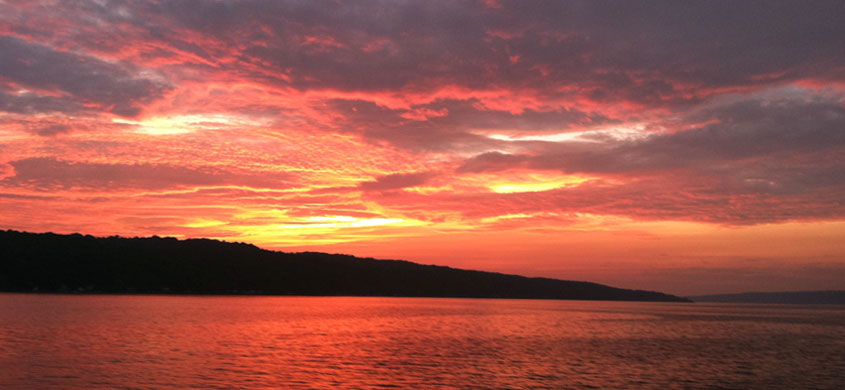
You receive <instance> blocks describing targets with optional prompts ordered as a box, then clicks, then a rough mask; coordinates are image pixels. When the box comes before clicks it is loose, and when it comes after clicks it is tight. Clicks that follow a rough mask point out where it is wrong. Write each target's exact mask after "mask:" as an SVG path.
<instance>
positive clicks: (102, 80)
mask: <svg viewBox="0 0 845 390" xmlns="http://www.w3.org/2000/svg"><path fill="white" fill-rule="evenodd" d="M131 68H132V67H131V66H128V65H126V64H123V65H121V64H113V63H109V62H105V61H102V60H100V59H97V58H95V57H91V56H86V55H82V54H75V53H69V52H63V51H57V50H54V49H52V48H51V47H49V46H44V45H40V44H36V43H32V42H27V41H24V40H22V39H19V38H15V37H10V36H0V77H2V78H3V80H4V81H5V82H7V83H8V82H11V83H14V84H16V85H18V86H19V87H20V88H32V89H35V90H43V91H51V92H58V93H60V94H62V95H64V96H62V97H59V98H56V97H51V96H38V95H37V94H38V92H35V93H30V92H26V93H24V94H22V95H17V96H15V95H11V94H9V93H5V94H4V95H3V96H0V106H2V107H4V108H6V109H7V110H8V111H11V112H23V113H31V112H44V111H47V112H49V111H60V112H66V111H74V110H78V109H80V105H83V104H95V105H97V106H98V107H99V108H100V109H101V110H104V111H109V112H113V113H115V114H118V115H122V116H135V115H137V114H138V113H139V112H140V111H141V108H142V105H143V104H145V103H149V102H151V101H152V100H154V99H156V98H158V97H160V96H161V95H162V93H163V92H164V91H165V90H166V89H167V88H168V87H167V86H165V85H164V84H162V83H160V82H155V81H152V80H150V79H148V78H144V77H140V76H138V75H137V74H136V73H133V72H130V69H131ZM71 99H72V100H71Z"/></svg>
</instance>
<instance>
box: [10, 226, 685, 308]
mask: <svg viewBox="0 0 845 390" xmlns="http://www.w3.org/2000/svg"><path fill="white" fill-rule="evenodd" d="M0 291H6V292H51V293H116V294H133V293H137V294H256V295H320V296H398V297H463V298H524V299H580V300H619V301H670V302H688V301H689V300H687V299H685V298H680V297H677V296H673V295H669V294H664V293H660V292H653V291H642V290H627V289H621V288H614V287H610V286H605V285H601V284H597V283H590V282H576V281H567V280H558V279H549V278H529V277H524V276H518V275H507V274H501V273H495V272H483V271H471V270H463V269H455V268H450V267H443V266H434V265H422V264H416V263H412V262H409V261H402V260H376V259H371V258H358V257H354V256H349V255H338V254H327V253H317V252H302V253H285V252H276V251H269V250H264V249H261V248H258V247H256V246H254V245H251V244H244V243H230V242H223V241H217V240H209V239H188V240H177V239H175V238H160V237H149V238H122V237H117V236H112V237H93V236H89V235H81V234H70V235H60V234H53V233H26V232H18V231H12V230H7V231H0Z"/></svg>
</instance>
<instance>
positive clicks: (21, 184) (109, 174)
mask: <svg viewBox="0 0 845 390" xmlns="http://www.w3.org/2000/svg"><path fill="white" fill-rule="evenodd" d="M9 165H11V166H12V167H13V168H14V175H12V176H8V177H6V178H4V179H3V180H0V186H3V187H7V188H30V189H34V190H38V191H50V190H72V189H75V190H116V189H148V190H160V189H165V188H176V187H192V186H215V185H253V186H256V187H258V188H285V187H289V185H290V184H289V181H290V176H289V175H287V174H284V173H266V174H260V173H249V174H238V173H234V172H231V171H226V170H214V169H210V168H190V167H182V166H174V165H164V164H106V163H86V162H68V161H63V160H57V159H55V158H50V157H33V158H26V159H23V160H17V161H11V162H9Z"/></svg>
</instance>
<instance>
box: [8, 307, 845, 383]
mask: <svg viewBox="0 0 845 390" xmlns="http://www.w3.org/2000/svg"><path fill="white" fill-rule="evenodd" d="M113 388H121V389H124V388H125V389H187V388H196V389H212V388H214V389H241V388H242V389H271V388H272V389H277V388H278V389H328V388H338V389H341V388H342V389H378V388H406V389H596V388H624V389H837V390H841V389H843V388H845V308H843V307H794V306H778V305H725V304H677V303H620V302H578V301H524V300H481V299H479V300H474V299H408V298H301V297H174V296H60V295H25V294H0V389H113Z"/></svg>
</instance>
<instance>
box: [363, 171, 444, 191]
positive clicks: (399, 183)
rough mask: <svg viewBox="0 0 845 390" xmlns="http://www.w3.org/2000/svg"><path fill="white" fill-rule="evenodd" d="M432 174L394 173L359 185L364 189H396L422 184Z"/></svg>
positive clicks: (432, 175) (430, 177)
mask: <svg viewBox="0 0 845 390" xmlns="http://www.w3.org/2000/svg"><path fill="white" fill-rule="evenodd" d="M434 176H435V174H434V173H433V172H419V173H395V174H392V175H385V176H381V177H379V178H377V179H376V180H373V181H365V182H362V183H361V184H359V187H360V188H361V189H362V190H364V191H387V190H398V189H402V188H406V187H416V186H420V185H423V184H425V183H426V182H428V181H429V180H431V179H432V178H433V177H434Z"/></svg>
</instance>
